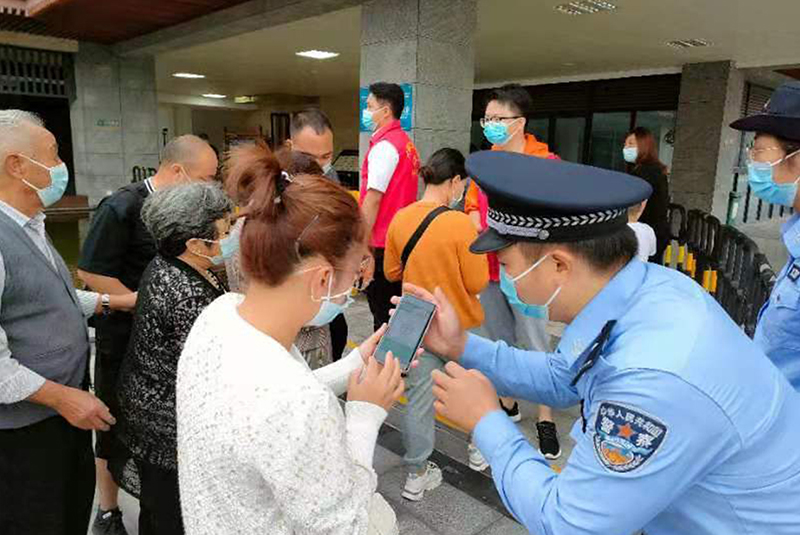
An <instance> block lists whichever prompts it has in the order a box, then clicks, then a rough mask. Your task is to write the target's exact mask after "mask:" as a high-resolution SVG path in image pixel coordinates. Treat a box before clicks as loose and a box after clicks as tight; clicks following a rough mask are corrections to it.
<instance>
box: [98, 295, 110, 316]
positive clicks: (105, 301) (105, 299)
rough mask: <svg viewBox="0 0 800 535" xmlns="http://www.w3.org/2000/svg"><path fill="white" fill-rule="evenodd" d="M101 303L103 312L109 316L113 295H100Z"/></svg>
mask: <svg viewBox="0 0 800 535" xmlns="http://www.w3.org/2000/svg"><path fill="white" fill-rule="evenodd" d="M100 305H101V306H102V307H103V311H102V314H103V315H104V316H108V315H109V314H111V296H110V295H108V294H103V295H101V296H100Z"/></svg>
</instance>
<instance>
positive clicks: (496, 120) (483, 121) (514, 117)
mask: <svg viewBox="0 0 800 535" xmlns="http://www.w3.org/2000/svg"><path fill="white" fill-rule="evenodd" d="M522 118H523V117H522V115H512V116H511V117H484V118H482V119H481V120H480V125H481V128H485V127H486V125H487V124H493V123H501V122H503V121H515V120H517V119H522Z"/></svg>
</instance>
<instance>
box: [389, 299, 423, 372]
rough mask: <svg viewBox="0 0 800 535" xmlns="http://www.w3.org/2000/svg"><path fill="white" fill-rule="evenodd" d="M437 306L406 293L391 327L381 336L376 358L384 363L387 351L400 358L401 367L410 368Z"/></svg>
mask: <svg viewBox="0 0 800 535" xmlns="http://www.w3.org/2000/svg"><path fill="white" fill-rule="evenodd" d="M435 310H436V306H435V305H434V304H433V303H429V302H428V301H423V300H422V299H417V298H416V297H414V296H411V295H404V296H403V298H402V299H400V303H399V304H398V305H397V309H396V310H395V311H394V314H393V315H392V319H391V320H389V328H388V329H387V330H386V334H384V335H383V338H381V341H380V343H379V344H378V349H376V350H375V358H376V359H377V360H378V362H380V363H383V362H384V361H385V360H386V353H388V352H389V351H391V352H392V355H394V357H395V358H396V359H398V361H399V364H400V368H401V369H403V370H406V369H408V367H409V366H410V365H411V361H412V360H413V359H414V355H416V353H417V349H419V346H420V345H421V344H422V338H423V337H424V336H425V333H426V331H427V330H428V325H430V322H431V319H432V318H433V313H434V311H435Z"/></svg>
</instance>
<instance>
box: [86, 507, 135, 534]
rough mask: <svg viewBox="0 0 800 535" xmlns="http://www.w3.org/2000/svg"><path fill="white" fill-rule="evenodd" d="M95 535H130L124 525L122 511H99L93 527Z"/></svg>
mask: <svg viewBox="0 0 800 535" xmlns="http://www.w3.org/2000/svg"><path fill="white" fill-rule="evenodd" d="M92 533H93V534H94V535H128V532H127V531H125V524H123V523H122V511H120V510H119V507H117V508H116V509H112V510H111V511H102V510H100V509H98V510H97V518H95V519H94V525H93V526H92Z"/></svg>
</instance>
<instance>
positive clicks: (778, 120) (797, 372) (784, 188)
mask: <svg viewBox="0 0 800 535" xmlns="http://www.w3.org/2000/svg"><path fill="white" fill-rule="evenodd" d="M731 127H733V128H735V129H737V130H742V131H745V132H755V134H756V137H755V140H754V142H753V147H752V148H751V149H750V151H749V154H748V156H749V161H748V165H747V171H748V176H747V180H748V183H749V185H750V190H751V191H752V192H753V194H755V195H756V196H757V197H758V198H760V199H762V200H764V201H765V202H768V203H771V204H775V205H779V206H786V207H789V208H794V209H795V210H800V196H798V195H797V189H798V181H800V82H791V83H787V84H783V85H782V86H780V87H779V88H778V89H776V90H775V93H774V94H773V95H772V98H771V99H770V101H769V102H768V103H767V105H766V107H765V108H764V110H763V111H762V112H761V113H758V114H756V115H752V116H750V117H745V118H743V119H739V120H738V121H735V122H734V123H733V124H731ZM783 242H784V244H786V249H787V250H788V252H789V259H788V262H787V263H786V265H785V266H784V268H783V270H781V272H780V274H779V276H778V280H777V282H776V284H775V288H774V289H773V291H772V295H771V296H770V299H769V301H767V303H765V305H764V307H763V308H762V309H761V312H760V314H759V319H758V325H757V327H756V334H755V338H754V339H755V341H756V343H757V344H758V345H759V346H760V347H761V349H763V350H764V352H765V353H766V354H767V356H768V357H769V358H770V360H772V362H774V363H775V365H776V366H777V367H778V368H779V369H780V370H781V371H782V372H783V373H784V375H786V377H787V378H788V379H789V382H790V383H791V384H792V386H793V387H794V388H795V390H800V283H799V282H798V279H800V215H798V214H795V215H794V216H792V217H791V219H789V221H787V222H786V223H785V224H784V225H783ZM798 533H800V529H798Z"/></svg>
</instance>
